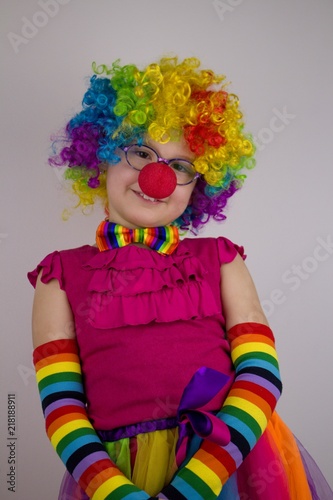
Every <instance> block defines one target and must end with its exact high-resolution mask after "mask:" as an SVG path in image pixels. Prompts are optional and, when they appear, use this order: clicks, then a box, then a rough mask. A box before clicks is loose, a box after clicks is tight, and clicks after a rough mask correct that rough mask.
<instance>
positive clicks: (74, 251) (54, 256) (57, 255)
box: [27, 245, 99, 289]
mask: <svg viewBox="0 0 333 500" xmlns="http://www.w3.org/2000/svg"><path fill="white" fill-rule="evenodd" d="M98 252H99V250H98V248H97V247H95V246H92V245H83V246H80V247H77V248H70V249H65V250H55V251H53V252H51V253H49V254H47V255H46V257H44V258H43V259H42V260H41V261H40V262H39V264H38V265H37V266H36V267H35V269H33V270H32V271H30V272H28V274H27V277H28V280H29V281H30V283H31V284H32V286H33V287H35V286H36V282H37V277H38V275H39V273H40V272H41V271H42V282H43V283H48V282H49V281H50V280H51V279H57V280H58V281H59V284H60V288H62V289H63V275H64V269H69V270H71V273H73V274H74V275H75V273H76V272H77V269H79V268H81V267H82V265H84V263H85V262H88V261H89V260H90V259H91V258H92V257H93V256H94V255H96V253H98Z"/></svg>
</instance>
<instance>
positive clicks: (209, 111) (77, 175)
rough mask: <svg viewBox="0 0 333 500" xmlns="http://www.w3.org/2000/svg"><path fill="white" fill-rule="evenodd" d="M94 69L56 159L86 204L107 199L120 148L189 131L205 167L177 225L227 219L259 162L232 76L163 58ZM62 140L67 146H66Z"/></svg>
mask: <svg viewBox="0 0 333 500" xmlns="http://www.w3.org/2000/svg"><path fill="white" fill-rule="evenodd" d="M92 69H93V72H94V75H93V76H92V77H91V79H90V86H89V88H88V90H87V91H86V93H85V95H84V97H83V101H82V107H83V109H82V110H81V111H80V112H79V113H78V114H76V115H75V116H74V117H73V118H72V119H71V120H70V121H69V123H68V124H67V126H66V129H65V134H64V136H62V137H56V138H55V139H54V142H53V146H54V149H53V151H54V154H53V156H52V157H51V158H50V164H51V165H53V166H58V167H59V166H64V165H66V166H67V167H69V168H67V169H66V171H65V177H66V178H67V179H70V180H71V181H72V186H73V189H74V192H75V193H76V194H77V195H78V196H79V203H78V205H81V206H83V207H87V206H89V205H92V204H93V203H94V202H95V200H96V199H97V198H102V200H103V201H105V200H106V188H105V169H103V168H101V166H102V164H105V163H108V164H115V163H117V162H119V161H120V158H119V156H118V155H117V153H116V150H117V148H118V147H119V146H124V145H127V144H130V143H132V142H140V141H141V142H142V141H144V139H145V138H147V136H149V137H150V138H151V139H153V140H154V141H157V142H160V143H166V142H168V141H170V140H179V138H180V137H181V136H182V135H183V136H184V138H185V140H186V142H187V144H188V146H189V148H190V150H191V151H192V152H193V153H194V154H195V160H194V162H193V163H194V166H195V169H196V170H197V172H199V173H200V174H201V176H200V177H199V179H198V181H197V183H196V186H195V188H194V191H193V195H192V197H191V204H190V205H189V206H188V207H187V209H186V210H185V212H184V213H183V214H182V215H181V216H180V217H179V218H178V219H177V220H176V221H174V224H176V225H177V226H179V227H180V228H182V229H183V230H188V229H191V230H192V231H193V232H197V231H198V229H199V228H200V227H201V226H202V225H203V224H205V223H207V222H208V221H209V219H210V218H213V219H214V220H217V221H221V220H224V219H225V218H226V216H225V215H224V213H223V210H224V209H225V206H226V204H227V201H228V199H229V198H230V197H231V196H232V195H233V194H234V193H235V191H236V190H237V189H239V188H240V187H241V185H242V184H243V181H244V179H245V178H246V175H245V173H244V171H245V170H246V169H249V168H252V167H254V165H255V160H254V152H255V147H254V143H253V140H252V138H251V136H250V135H249V134H246V133H244V131H243V129H244V123H243V120H242V116H243V115H242V113H241V111H240V110H239V103H238V98H237V96H236V95H234V94H230V93H228V92H227V91H226V90H225V87H226V85H225V84H224V83H223V82H224V80H225V77H224V76H222V75H216V74H215V73H214V72H213V71H211V70H207V69H201V68H200V61H199V60H198V59H196V58H187V59H184V60H183V61H179V60H178V58H177V57H172V58H168V57H165V58H162V59H161V60H160V61H159V62H157V63H153V64H150V65H148V66H147V67H146V68H144V69H143V70H140V69H138V68H137V67H136V66H134V65H125V66H121V65H120V63H119V60H117V61H115V62H114V63H113V64H112V65H111V66H106V65H100V66H97V65H96V64H95V63H93V65H92ZM59 145H60V147H59Z"/></svg>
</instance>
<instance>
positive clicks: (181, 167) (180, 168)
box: [170, 160, 196, 184]
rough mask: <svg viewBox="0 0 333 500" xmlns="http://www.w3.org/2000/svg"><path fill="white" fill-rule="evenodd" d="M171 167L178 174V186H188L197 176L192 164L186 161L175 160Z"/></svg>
mask: <svg viewBox="0 0 333 500" xmlns="http://www.w3.org/2000/svg"><path fill="white" fill-rule="evenodd" d="M170 167H171V168H172V169H173V171H174V172H175V174H176V177H177V183H178V184H187V183H188V182H191V181H193V179H194V177H195V175H196V172H195V170H194V168H193V165H192V163H190V162H189V161H186V160H173V161H172V162H171V163H170Z"/></svg>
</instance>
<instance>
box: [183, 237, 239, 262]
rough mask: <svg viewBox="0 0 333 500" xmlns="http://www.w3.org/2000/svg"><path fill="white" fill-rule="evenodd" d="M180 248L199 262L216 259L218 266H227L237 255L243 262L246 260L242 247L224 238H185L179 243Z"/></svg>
mask: <svg viewBox="0 0 333 500" xmlns="http://www.w3.org/2000/svg"><path fill="white" fill-rule="evenodd" d="M180 246H182V247H183V248H187V249H188V250H189V252H191V253H192V254H194V255H195V256H196V257H197V258H199V259H200V260H201V261H207V262H208V263H209V262H210V260H211V259H214V258H217V259H218V261H219V264H220V265H222V264H227V263H229V262H232V261H233V260H234V258H235V257H236V255H237V254H239V255H240V256H241V257H242V258H243V260H245V258H246V255H245V253H244V247H243V246H239V245H237V244H236V243H233V242H232V241H231V240H229V239H228V238H225V237H224V236H218V237H205V238H196V237H194V238H185V239H184V240H182V241H181V244H180Z"/></svg>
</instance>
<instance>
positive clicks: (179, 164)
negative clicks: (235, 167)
mask: <svg viewBox="0 0 333 500" xmlns="http://www.w3.org/2000/svg"><path fill="white" fill-rule="evenodd" d="M120 149H121V150H122V151H124V153H125V157H126V161H127V163H128V164H129V165H130V167H132V168H134V170H138V171H140V170H142V169H143V167H145V166H146V165H148V163H155V162H156V163H159V162H163V163H166V164H167V165H168V166H169V167H170V168H172V170H173V171H174V172H175V174H176V178H177V184H178V185H180V186H185V185H186V184H190V183H191V182H193V181H195V179H197V178H198V177H199V176H200V174H199V173H198V172H196V171H195V170H194V165H193V164H192V163H191V162H190V161H187V160H182V159H181V158H172V159H171V160H167V159H166V158H161V156H159V154H158V153H157V152H156V151H155V149H153V148H151V147H150V146H146V145H145V144H142V145H141V146H140V145H139V144H131V145H130V146H123V147H120Z"/></svg>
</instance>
